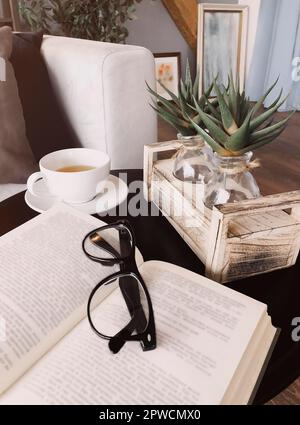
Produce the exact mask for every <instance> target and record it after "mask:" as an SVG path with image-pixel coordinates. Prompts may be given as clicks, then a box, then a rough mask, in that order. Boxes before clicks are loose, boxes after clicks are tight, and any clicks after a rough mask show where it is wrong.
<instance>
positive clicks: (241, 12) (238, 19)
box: [197, 3, 248, 94]
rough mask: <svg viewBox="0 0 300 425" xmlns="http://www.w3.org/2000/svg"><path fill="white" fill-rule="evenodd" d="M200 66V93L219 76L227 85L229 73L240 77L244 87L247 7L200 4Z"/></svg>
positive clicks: (220, 81)
mask: <svg viewBox="0 0 300 425" xmlns="http://www.w3.org/2000/svg"><path fill="white" fill-rule="evenodd" d="M198 25H199V28H198V60H197V62H198V67H199V71H200V94H202V93H203V92H205V91H206V90H207V89H208V87H209V86H210V84H211V82H212V81H213V78H215V77H216V76H217V75H218V81H219V83H223V84H224V85H225V86H226V85H227V82H228V74H229V72H230V71H232V73H233V76H234V78H236V77H237V76H239V78H240V89H241V90H243V89H244V85H245V70H246V48H247V27H248V6H239V5H224V4H208V3H204V4H200V5H199V21H198Z"/></svg>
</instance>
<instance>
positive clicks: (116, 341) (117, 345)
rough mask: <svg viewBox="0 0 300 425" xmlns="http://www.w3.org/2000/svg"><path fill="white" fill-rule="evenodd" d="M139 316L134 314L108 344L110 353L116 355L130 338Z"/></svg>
mask: <svg viewBox="0 0 300 425" xmlns="http://www.w3.org/2000/svg"><path fill="white" fill-rule="evenodd" d="M138 316H139V314H134V315H133V316H132V319H131V320H130V322H129V323H128V325H126V326H125V328H123V329H122V330H121V331H120V332H118V333H117V335H115V336H114V337H113V338H111V340H110V341H109V343H108V346H109V349H110V350H111V351H112V353H114V354H117V353H118V352H119V351H120V350H121V348H122V347H123V346H124V345H125V343H126V341H127V340H128V339H129V338H130V337H131V334H132V332H133V331H134V330H135V329H136V327H137V323H138V321H139V317H138Z"/></svg>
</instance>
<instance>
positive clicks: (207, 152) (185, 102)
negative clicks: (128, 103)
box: [147, 63, 214, 183]
mask: <svg viewBox="0 0 300 425" xmlns="http://www.w3.org/2000/svg"><path fill="white" fill-rule="evenodd" d="M158 83H159V84H160V85H161V86H162V87H163V89H164V90H165V91H166V92H167V93H168V94H169V95H170V97H171V100H167V99H165V98H164V97H162V96H160V95H159V94H158V93H156V92H155V91H154V90H152V89H151V88H150V87H149V85H148V84H147V87H148V90H149V92H150V93H151V94H152V95H153V96H154V98H155V100H156V101H157V102H156V104H155V105H151V107H152V108H153V109H154V110H155V111H156V112H157V114H158V115H159V116H160V117H161V118H162V119H163V120H164V121H166V122H168V123H169V124H170V125H171V126H173V127H174V128H175V129H176V130H177V131H178V136H177V137H178V140H179V141H180V142H181V144H182V146H181V148H180V149H179V150H178V151H177V153H176V156H175V163H174V171H173V174H174V176H175V177H176V178H178V179H179V180H181V181H184V182H192V183H204V182H205V181H207V180H209V178H210V177H211V175H212V173H213V169H214V165H213V152H212V150H211V148H210V147H209V146H208V145H207V144H206V143H205V141H204V139H203V137H202V135H201V134H199V132H198V130H197V128H196V127H195V126H194V123H196V124H197V127H199V128H204V127H205V125H204V123H203V121H202V118H201V116H200V115H199V113H198V112H197V110H196V108H195V106H194V99H197V106H199V107H201V110H205V111H207V113H209V110H208V108H207V98H208V97H209V96H210V94H211V92H212V89H213V86H211V87H210V88H209V90H208V92H207V93H205V95H203V96H201V97H200V99H198V93H199V74H198V75H197V76H196V78H195V80H194V81H193V79H192V77H191V72H190V66H189V63H187V65H186V72H185V81H183V80H182V79H181V80H180V83H179V87H178V96H176V95H175V94H174V93H172V92H171V91H170V90H168V88H167V87H165V86H164V85H163V84H162V83H161V82H160V81H158ZM191 120H192V121H191ZM212 120H214V118H213V117H212Z"/></svg>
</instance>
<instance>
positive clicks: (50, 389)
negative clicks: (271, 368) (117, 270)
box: [1, 262, 266, 405]
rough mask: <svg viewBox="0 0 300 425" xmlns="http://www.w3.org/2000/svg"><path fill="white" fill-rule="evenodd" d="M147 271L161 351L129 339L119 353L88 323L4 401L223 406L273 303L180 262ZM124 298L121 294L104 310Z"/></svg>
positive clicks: (107, 301)
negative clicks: (267, 302)
mask: <svg viewBox="0 0 300 425" xmlns="http://www.w3.org/2000/svg"><path fill="white" fill-rule="evenodd" d="M140 270H141V273H142V275H143V277H144V279H145V282H146V284H147V287H148V289H149V292H150V296H151V298H152V302H153V307H154V313H155V321H156V329H157V344H158V346H157V349H156V350H154V351H150V352H143V351H142V349H141V347H140V345H139V343H136V342H128V343H127V344H126V345H125V346H124V348H123V349H122V350H121V352H120V353H119V354H118V355H112V354H111V353H110V352H109V349H108V344H107V341H105V340H102V339H100V338H98V337H97V336H96V335H95V334H94V333H93V332H92V330H91V329H90V327H89V324H88V321H87V320H84V321H82V322H81V323H80V324H79V325H78V326H77V327H76V328H75V329H74V330H73V331H72V332H71V333H70V334H68V335H67V336H66V337H65V338H64V339H63V340H62V341H61V342H60V343H59V344H58V345H57V346H56V347H55V348H54V349H53V350H52V351H50V352H49V353H48V354H47V355H46V356H45V357H44V358H43V359H42V360H41V361H40V362H39V363H38V364H37V365H36V366H35V368H33V369H32V370H31V371H29V373H27V374H26V375H25V376H24V377H23V378H22V379H21V380H20V381H19V382H18V383H17V384H16V385H15V386H14V387H12V388H11V390H9V391H8V392H7V393H6V394H5V395H4V396H3V397H2V399H1V403H2V404H18V403H21V404H22V403H24V404H98V405H107V404H108V405H109V404H148V405H151V404H161V405H163V404H177V405H180V404H219V403H221V401H222V399H223V397H224V395H225V393H226V389H227V388H228V386H229V384H230V382H231V380H232V377H233V376H234V373H235V370H236V369H237V367H238V365H239V363H240V361H241V359H242V357H243V356H244V354H245V350H246V348H247V345H248V343H249V341H250V340H251V338H252V336H253V334H254V332H255V330H256V328H257V326H258V324H259V323H260V322H261V321H262V318H263V317H264V316H265V314H266V306H265V305H264V304H261V303H259V302H256V301H254V300H252V299H250V298H248V297H246V296H244V295H242V294H239V293H236V292H234V291H232V290H230V289H228V288H225V287H223V286H221V285H219V284H216V283H214V282H212V281H209V280H208V279H206V278H204V277H202V276H199V275H196V274H194V273H192V272H188V271H186V270H183V269H181V268H179V267H176V266H172V265H168V264H165V263H160V262H148V263H144V264H143V265H142V267H141V268H140ZM118 303H119V298H117V295H116V292H113V293H112V294H111V295H110V296H109V297H107V298H106V299H105V300H104V301H103V302H102V303H101V304H100V305H99V306H98V307H97V309H96V313H98V312H99V314H100V309H110V308H114V309H116V307H118ZM102 311H103V310H102ZM114 311H118V310H114ZM120 311H121V309H120ZM124 321H125V323H126V318H124ZM103 326H105V323H103Z"/></svg>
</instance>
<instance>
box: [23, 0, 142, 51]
mask: <svg viewBox="0 0 300 425" xmlns="http://www.w3.org/2000/svg"><path fill="white" fill-rule="evenodd" d="M141 1H142V0H122V1H120V0H84V1H82V0H19V10H20V16H21V18H22V19H23V21H24V22H25V24H26V25H27V26H29V27H30V28H31V29H32V30H33V31H37V30H44V31H45V32H46V33H48V34H55V35H64V36H67V37H76V38H83V39H88V40H96V41H107V42H110V43H124V42H125V40H126V38H127V36H128V30H127V28H126V25H125V24H126V22H127V21H128V20H130V19H132V17H133V13H134V10H135V4H136V3H140V2H141Z"/></svg>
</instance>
